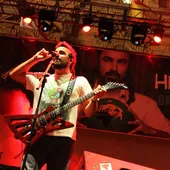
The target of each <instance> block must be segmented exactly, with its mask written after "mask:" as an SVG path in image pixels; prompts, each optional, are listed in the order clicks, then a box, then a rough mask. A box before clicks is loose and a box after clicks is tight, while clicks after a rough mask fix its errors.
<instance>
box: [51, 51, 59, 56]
mask: <svg viewBox="0 0 170 170" xmlns="http://www.w3.org/2000/svg"><path fill="white" fill-rule="evenodd" d="M49 54H51V57H52V58H56V57H58V56H59V55H58V53H56V52H55V51H50V52H49Z"/></svg>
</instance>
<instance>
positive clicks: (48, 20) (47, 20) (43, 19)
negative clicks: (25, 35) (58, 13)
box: [38, 9, 55, 32]
mask: <svg viewBox="0 0 170 170" xmlns="http://www.w3.org/2000/svg"><path fill="white" fill-rule="evenodd" d="M54 20H55V11H48V10H44V9H42V10H40V11H39V13H38V28H40V29H41V30H42V31H43V32H47V31H51V29H52V27H53V21H54Z"/></svg>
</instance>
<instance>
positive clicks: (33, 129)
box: [22, 60, 53, 170]
mask: <svg viewBox="0 0 170 170" xmlns="http://www.w3.org/2000/svg"><path fill="white" fill-rule="evenodd" d="M52 64H53V61H52V60H51V61H50V63H49V64H48V66H47V68H46V70H45V72H44V73H43V75H42V77H41V79H40V83H39V86H38V87H37V88H36V89H37V90H39V89H40V88H41V90H40V95H39V99H38V103H37V107H36V110H35V114H34V117H33V122H32V127H31V132H30V137H29V139H28V141H27V144H26V147H25V156H24V159H23V164H22V170H24V168H26V169H27V167H25V165H26V161H27V156H28V152H29V149H30V146H31V140H32V138H33V137H34V135H35V134H36V127H35V125H36V120H37V115H38V112H39V106H40V101H41V96H42V92H43V89H44V86H45V83H46V78H47V77H48V76H49V74H48V71H49V69H50V67H51V65H52Z"/></svg>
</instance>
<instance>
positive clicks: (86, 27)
mask: <svg viewBox="0 0 170 170" xmlns="http://www.w3.org/2000/svg"><path fill="white" fill-rule="evenodd" d="M82 20H83V24H82V30H83V31H84V32H89V31H90V30H91V24H92V23H93V22H94V20H93V17H92V15H91V14H89V15H86V16H85V17H84V18H83V19H82Z"/></svg>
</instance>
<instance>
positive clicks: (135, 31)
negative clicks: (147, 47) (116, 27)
mask: <svg viewBox="0 0 170 170" xmlns="http://www.w3.org/2000/svg"><path fill="white" fill-rule="evenodd" d="M147 32H148V24H147V23H142V24H135V25H133V28H132V33H131V42H132V43H133V44H134V45H136V46H140V45H142V44H144V42H145V39H146V35H147Z"/></svg>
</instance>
